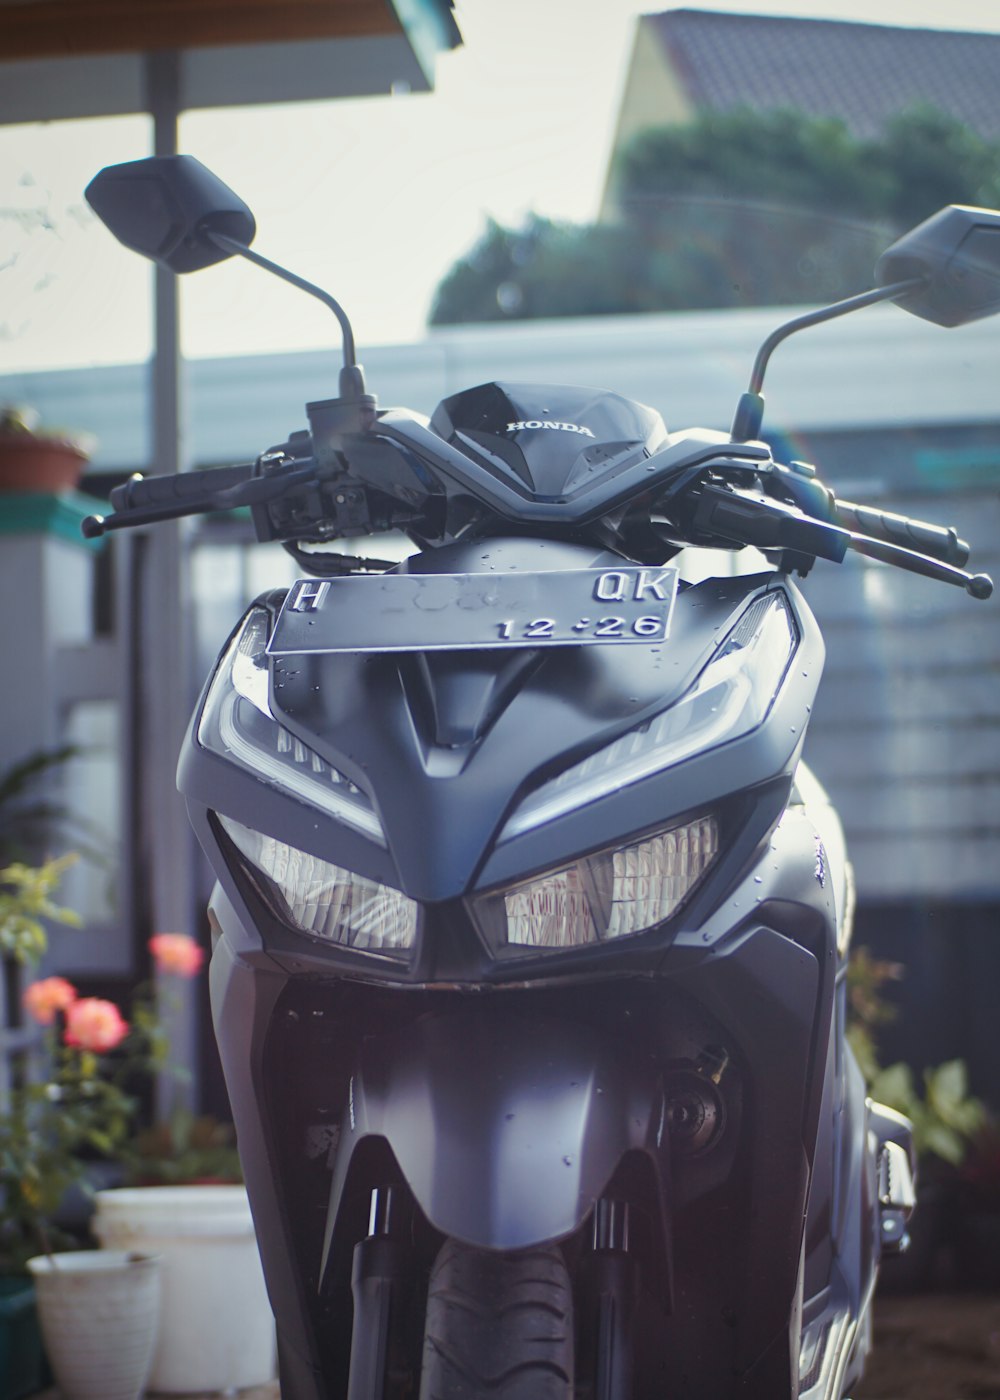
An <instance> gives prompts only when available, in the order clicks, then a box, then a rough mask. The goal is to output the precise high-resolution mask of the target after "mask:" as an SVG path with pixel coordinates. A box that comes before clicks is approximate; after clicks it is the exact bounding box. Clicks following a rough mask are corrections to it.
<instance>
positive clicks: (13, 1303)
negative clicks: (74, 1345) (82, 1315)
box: [0, 1274, 49, 1400]
mask: <svg viewBox="0 0 1000 1400" xmlns="http://www.w3.org/2000/svg"><path fill="white" fill-rule="evenodd" d="M48 1383H49V1370H48V1367H47V1365H46V1364H45V1352H44V1351H43V1349H42V1334H41V1332H40V1331H39V1327H38V1310H37V1308H36V1307H35V1285H34V1284H33V1283H32V1281H31V1279H30V1278H23V1277H22V1276H20V1275H14V1274H11V1275H5V1276H3V1277H0V1400H22V1397H23V1396H27V1395H36V1394H37V1393H38V1391H40V1390H42V1389H43V1388H44V1387H45V1386H46V1385H48Z"/></svg>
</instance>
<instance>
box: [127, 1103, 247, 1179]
mask: <svg viewBox="0 0 1000 1400" xmlns="http://www.w3.org/2000/svg"><path fill="white" fill-rule="evenodd" d="M129 1175H130V1177H131V1178H132V1179H134V1180H135V1181H136V1182H138V1183H139V1184H140V1185H163V1186H175V1185H179V1184H181V1183H184V1182H198V1181H201V1182H211V1181H228V1182H237V1181H242V1180H243V1171H242V1168H241V1166H240V1159H239V1156H238V1155H237V1152H236V1147H235V1144H234V1140H233V1129H232V1125H231V1124H229V1123H220V1122H218V1121H217V1120H216V1119H215V1118H212V1117H211V1116H209V1115H200V1116H196V1115H194V1114H193V1113H191V1112H190V1110H188V1109H186V1108H182V1107H178V1108H175V1109H174V1111H173V1113H172V1114H171V1115H170V1118H169V1119H168V1120H167V1121H166V1122H162V1123H154V1124H153V1126H152V1127H151V1128H145V1129H143V1131H142V1132H140V1133H139V1135H138V1137H137V1139H136V1143H135V1152H134V1153H133V1155H132V1156H131V1158H130V1161H129Z"/></svg>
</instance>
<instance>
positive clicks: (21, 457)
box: [0, 432, 87, 494]
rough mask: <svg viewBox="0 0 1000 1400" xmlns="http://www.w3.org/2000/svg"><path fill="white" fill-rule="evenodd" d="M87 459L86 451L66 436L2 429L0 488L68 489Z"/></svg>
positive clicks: (50, 491) (2, 489)
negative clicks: (40, 434)
mask: <svg viewBox="0 0 1000 1400" xmlns="http://www.w3.org/2000/svg"><path fill="white" fill-rule="evenodd" d="M86 461H87V453H86V452H84V451H83V450H82V449H81V448H80V447H78V446H77V445H76V444H75V443H73V442H70V441H69V440H68V439H67V438H58V437H35V436H34V434H32V433H12V432H0V491H36V492H40V493H44V494H53V493H55V492H59V491H69V490H71V489H72V488H73V487H74V486H76V485H77V483H78V482H79V480H80V477H81V475H82V473H83V467H84V463H85V462H86Z"/></svg>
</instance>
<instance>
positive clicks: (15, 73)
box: [0, 0, 461, 123]
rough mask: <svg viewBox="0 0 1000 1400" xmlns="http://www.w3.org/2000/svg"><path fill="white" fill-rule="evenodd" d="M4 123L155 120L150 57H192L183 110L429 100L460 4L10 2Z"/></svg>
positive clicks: (0, 19)
mask: <svg viewBox="0 0 1000 1400" xmlns="http://www.w3.org/2000/svg"><path fill="white" fill-rule="evenodd" d="M0 34H2V35H3V44H2V50H0V52H2V61H0V122H7V123H10V122H28V121H50V120H55V119H59V118H70V117H96V116H111V115H121V114H124V113H128V112H140V111H145V110H147V109H148V97H147V92H146V81H145V66H144V64H145V60H144V55H146V54H150V53H157V52H162V51H172V52H178V53H179V54H180V62H179V73H178V97H179V105H180V107H181V108H182V109H190V108H198V107H224V106H242V105H245V104H250V103H269V102H288V101H297V102H303V101H314V100H318V99H321V98H334V97H360V96H366V95H368V94H375V93H384V92H389V91H390V90H391V89H397V90H398V89H402V90H404V91H405V90H407V89H413V90H417V91H426V90H427V89H428V88H429V87H430V85H431V82H432V80H433V67H434V59H435V57H436V55H437V54H438V53H440V52H441V51H442V50H444V49H449V48H455V47H456V46H457V45H458V44H460V43H461V36H460V34H459V31H458V28H457V26H456V24H455V20H454V17H453V15H452V3H451V0H142V3H141V4H137V3H135V0H0Z"/></svg>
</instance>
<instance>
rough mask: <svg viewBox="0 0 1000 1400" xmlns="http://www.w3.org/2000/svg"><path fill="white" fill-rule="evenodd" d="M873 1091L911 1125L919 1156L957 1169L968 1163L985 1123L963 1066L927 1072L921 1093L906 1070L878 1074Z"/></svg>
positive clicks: (905, 1067)
mask: <svg viewBox="0 0 1000 1400" xmlns="http://www.w3.org/2000/svg"><path fill="white" fill-rule="evenodd" d="M869 1087H870V1090H871V1095H872V1098H873V1099H875V1100H876V1101H877V1102H878V1103H884V1104H886V1105H888V1107H889V1108H895V1109H898V1111H899V1112H900V1113H905V1114H906V1116H907V1118H909V1119H910V1120H911V1122H912V1123H913V1139H914V1142H915V1144H916V1148H917V1152H918V1153H919V1155H920V1156H922V1157H924V1156H928V1155H932V1156H935V1157H940V1158H941V1160H942V1161H943V1162H947V1163H948V1164H949V1165H950V1166H953V1167H959V1166H961V1165H962V1163H963V1162H964V1161H965V1158H966V1155H967V1153H968V1151H969V1147H970V1145H971V1144H972V1142H973V1141H974V1140H975V1139H976V1136H977V1134H978V1133H979V1132H980V1131H981V1130H982V1129H983V1128H984V1126H985V1124H986V1121H987V1111H986V1106H985V1105H984V1104H983V1103H981V1102H980V1101H979V1099H975V1098H972V1097H971V1096H970V1094H969V1079H968V1072H967V1070H966V1067H965V1064H964V1062H963V1061H962V1060H948V1061H947V1062H946V1063H945V1064H942V1065H937V1066H936V1067H935V1068H933V1069H926V1070H924V1075H923V1089H922V1092H921V1091H920V1090H918V1088H917V1084H916V1080H915V1078H914V1075H913V1071H912V1070H911V1069H910V1067H909V1065H904V1064H895V1065H890V1066H889V1068H888V1069H884V1070H880V1071H879V1072H878V1073H877V1074H876V1075H875V1077H874V1079H873V1080H872V1081H871V1083H870V1086H869Z"/></svg>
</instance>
